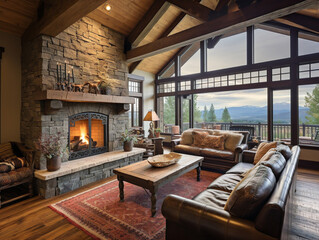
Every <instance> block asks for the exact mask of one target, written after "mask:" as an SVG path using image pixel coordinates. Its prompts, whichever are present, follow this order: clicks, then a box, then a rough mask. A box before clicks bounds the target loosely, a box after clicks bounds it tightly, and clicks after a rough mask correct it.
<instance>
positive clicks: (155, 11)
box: [126, 0, 170, 47]
mask: <svg viewBox="0 0 319 240" xmlns="http://www.w3.org/2000/svg"><path fill="white" fill-rule="evenodd" d="M169 5H170V4H169V3H168V2H166V1H165V0H155V1H154V3H153V5H152V6H151V7H150V9H149V10H148V11H147V13H146V14H145V15H144V16H143V18H142V20H141V21H140V22H139V23H138V24H137V25H136V26H135V28H134V29H133V30H132V32H131V33H130V35H129V36H128V37H127V39H126V42H127V43H128V44H129V45H131V46H132V47H136V46H137V45H138V44H139V43H140V42H141V41H142V40H143V39H144V38H145V36H146V35H147V34H148V33H149V32H150V31H151V29H152V28H153V27H154V25H155V24H156V23H157V22H158V20H159V19H160V18H161V17H162V16H163V14H164V13H165V12H166V11H167V9H168V7H169Z"/></svg>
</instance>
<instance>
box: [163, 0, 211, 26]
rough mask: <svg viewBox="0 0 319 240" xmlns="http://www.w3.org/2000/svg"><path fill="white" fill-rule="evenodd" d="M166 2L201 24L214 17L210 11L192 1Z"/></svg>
mask: <svg viewBox="0 0 319 240" xmlns="http://www.w3.org/2000/svg"><path fill="white" fill-rule="evenodd" d="M168 2H170V3H172V4H174V5H175V6H176V7H178V8H180V9H181V10H182V11H183V12H185V13H187V14H188V15H190V16H192V17H194V18H196V19H198V20H201V21H203V22H207V21H209V20H211V19H212V17H213V15H214V11H213V10H212V9H210V8H208V7H206V6H204V5H202V4H200V3H198V2H196V1H193V0H168Z"/></svg>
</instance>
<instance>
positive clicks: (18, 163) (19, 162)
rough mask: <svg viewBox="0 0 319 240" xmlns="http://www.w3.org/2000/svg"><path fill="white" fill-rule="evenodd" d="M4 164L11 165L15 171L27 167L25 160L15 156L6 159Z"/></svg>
mask: <svg viewBox="0 0 319 240" xmlns="http://www.w3.org/2000/svg"><path fill="white" fill-rule="evenodd" d="M4 162H7V163H10V164H12V165H13V166H14V168H15V169H18V168H22V167H27V166H28V162H27V161H26V160H25V158H20V157H16V156H13V157H11V158H7V159H6V160H5V161H4Z"/></svg>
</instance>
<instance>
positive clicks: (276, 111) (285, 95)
mask: <svg viewBox="0 0 319 240" xmlns="http://www.w3.org/2000/svg"><path fill="white" fill-rule="evenodd" d="M290 116H291V115H290V90H276V91H274V92H273V139H274V141H290V139H291V125H290V123H291V121H290Z"/></svg>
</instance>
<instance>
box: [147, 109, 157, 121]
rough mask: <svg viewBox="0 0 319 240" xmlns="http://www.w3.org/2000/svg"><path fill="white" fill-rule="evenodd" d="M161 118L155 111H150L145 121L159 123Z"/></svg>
mask: <svg viewBox="0 0 319 240" xmlns="http://www.w3.org/2000/svg"><path fill="white" fill-rule="evenodd" d="M159 120H160V119H159V117H158V116H157V114H156V112H155V111H152V110H150V111H148V112H147V114H146V116H145V117H144V120H143V121H159Z"/></svg>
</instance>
